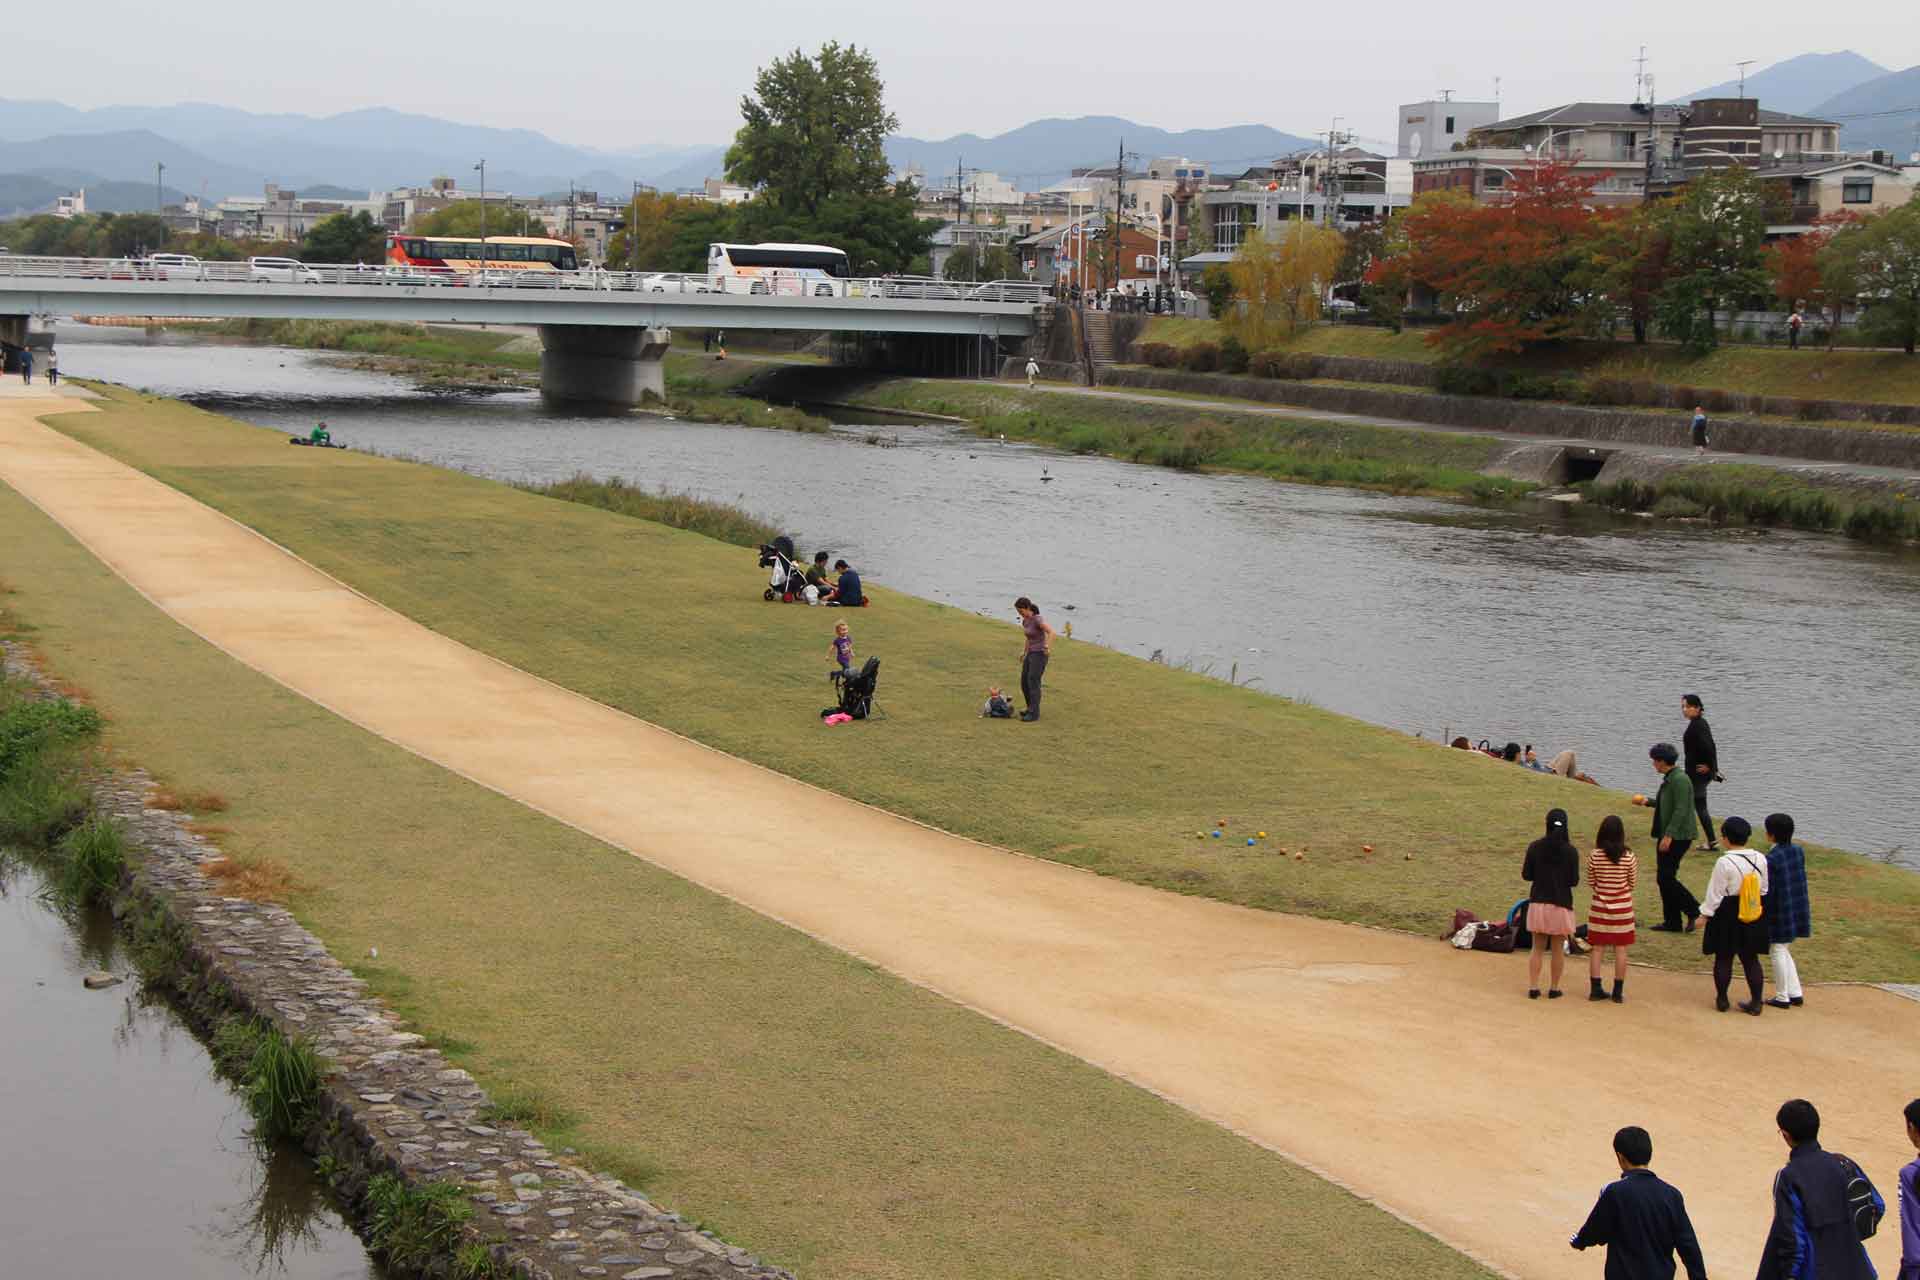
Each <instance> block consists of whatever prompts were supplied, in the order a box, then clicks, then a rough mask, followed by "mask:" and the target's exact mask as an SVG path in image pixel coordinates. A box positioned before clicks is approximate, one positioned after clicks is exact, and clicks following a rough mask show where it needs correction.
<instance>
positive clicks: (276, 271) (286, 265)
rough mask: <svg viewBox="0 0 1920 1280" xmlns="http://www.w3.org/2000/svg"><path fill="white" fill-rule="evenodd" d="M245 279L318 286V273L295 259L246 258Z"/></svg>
mask: <svg viewBox="0 0 1920 1280" xmlns="http://www.w3.org/2000/svg"><path fill="white" fill-rule="evenodd" d="M247 279H249V280H269V281H272V282H273V283H275V284H319V283H320V273H319V272H318V271H315V270H314V269H313V268H312V267H310V266H308V265H307V264H306V263H304V262H301V261H299V260H298V259H295V258H248V259H247Z"/></svg>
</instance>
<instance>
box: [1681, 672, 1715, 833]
mask: <svg viewBox="0 0 1920 1280" xmlns="http://www.w3.org/2000/svg"><path fill="white" fill-rule="evenodd" d="M1706 709H1707V708H1706V706H1705V704H1703V703H1702V702H1701V701H1700V695H1699V694H1697V693H1689V694H1685V695H1683V696H1682V697H1681V699H1680V714H1681V715H1683V716H1685V717H1686V718H1687V731H1686V733H1685V734H1684V735H1683V736H1682V737H1681V739H1680V750H1681V751H1682V752H1683V753H1685V755H1686V757H1687V781H1688V782H1690V783H1692V784H1693V811H1694V813H1695V814H1696V815H1697V816H1698V817H1699V819H1700V830H1701V831H1702V832H1704V833H1705V835H1706V837H1707V848H1709V849H1718V848H1719V847H1720V842H1719V841H1717V840H1715V839H1714V838H1713V819H1712V818H1711V817H1709V816H1708V814H1707V785H1708V784H1709V783H1713V782H1718V781H1719V780H1720V757H1719V755H1718V753H1716V752H1715V751H1714V747H1713V730H1712V728H1710V727H1709V726H1708V724H1707V717H1706V715H1705V712H1706Z"/></svg>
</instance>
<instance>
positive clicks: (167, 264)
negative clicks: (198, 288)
mask: <svg viewBox="0 0 1920 1280" xmlns="http://www.w3.org/2000/svg"><path fill="white" fill-rule="evenodd" d="M146 267H147V277H148V278H149V279H153V280H201V279H204V278H205V277H206V274H207V271H206V267H205V265H204V264H202V263H201V261H200V259H198V258H196V257H194V256H193V255H192V254H190V253H150V254H148V255H147V261H146Z"/></svg>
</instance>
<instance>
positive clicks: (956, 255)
mask: <svg viewBox="0 0 1920 1280" xmlns="http://www.w3.org/2000/svg"><path fill="white" fill-rule="evenodd" d="M941 274H943V275H944V276H946V278H947V279H949V280H1019V279H1022V278H1024V275H1025V273H1024V272H1023V271H1022V270H1021V267H1020V255H1019V253H1017V252H1016V251H1015V250H1014V249H1013V248H1012V247H1011V246H1010V245H1004V244H990V245H984V246H978V245H971V244H963V245H961V246H960V247H959V248H958V249H955V250H954V251H953V252H952V253H951V254H950V255H948V257H947V262H946V266H945V267H944V268H942V271H941Z"/></svg>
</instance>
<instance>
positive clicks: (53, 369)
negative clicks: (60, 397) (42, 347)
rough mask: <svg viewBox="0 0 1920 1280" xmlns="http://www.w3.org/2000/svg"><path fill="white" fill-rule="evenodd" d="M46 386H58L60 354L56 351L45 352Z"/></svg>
mask: <svg viewBox="0 0 1920 1280" xmlns="http://www.w3.org/2000/svg"><path fill="white" fill-rule="evenodd" d="M47 385H48V386H50V387H57V386H59V385H60V353H59V352H58V351H49V352H47Z"/></svg>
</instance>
